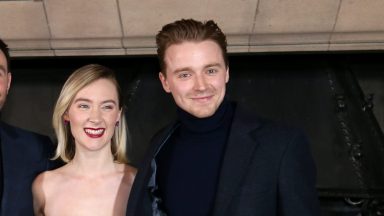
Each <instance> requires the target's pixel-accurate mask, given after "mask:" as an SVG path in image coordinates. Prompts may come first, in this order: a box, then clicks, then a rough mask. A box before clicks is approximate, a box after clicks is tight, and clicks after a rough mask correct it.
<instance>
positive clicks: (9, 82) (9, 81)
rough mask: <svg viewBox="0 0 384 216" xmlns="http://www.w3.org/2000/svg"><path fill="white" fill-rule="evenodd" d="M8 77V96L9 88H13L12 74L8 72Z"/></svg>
mask: <svg viewBox="0 0 384 216" xmlns="http://www.w3.org/2000/svg"><path fill="white" fill-rule="evenodd" d="M7 76H8V83H7V94H8V91H9V88H11V81H12V74H11V72H8V74H7Z"/></svg>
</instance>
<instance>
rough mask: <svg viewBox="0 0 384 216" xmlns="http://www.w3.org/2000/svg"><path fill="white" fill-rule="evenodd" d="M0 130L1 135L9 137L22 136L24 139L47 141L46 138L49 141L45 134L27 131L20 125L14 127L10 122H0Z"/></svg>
mask: <svg viewBox="0 0 384 216" xmlns="http://www.w3.org/2000/svg"><path fill="white" fill-rule="evenodd" d="M0 127H1V131H2V135H3V136H4V135H6V136H8V137H9V138H11V139H16V138H20V137H22V138H24V139H33V140H34V139H37V140H41V141H45V142H47V141H48V140H49V141H50V139H49V137H48V136H46V135H42V134H39V133H36V132H33V131H29V130H26V129H23V128H20V127H16V126H13V125H10V124H7V123H5V122H1V126H0Z"/></svg>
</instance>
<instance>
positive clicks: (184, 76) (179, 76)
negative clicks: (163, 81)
mask: <svg viewBox="0 0 384 216" xmlns="http://www.w3.org/2000/svg"><path fill="white" fill-rule="evenodd" d="M189 76H190V74H188V73H180V74H179V75H178V76H177V77H178V78H187V77H189Z"/></svg>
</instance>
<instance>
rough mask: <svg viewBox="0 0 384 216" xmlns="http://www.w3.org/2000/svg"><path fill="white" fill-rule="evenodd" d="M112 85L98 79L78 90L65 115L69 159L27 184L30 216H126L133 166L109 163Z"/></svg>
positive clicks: (114, 110) (114, 108) (114, 109)
mask: <svg viewBox="0 0 384 216" xmlns="http://www.w3.org/2000/svg"><path fill="white" fill-rule="evenodd" d="M111 89H116V88H115V87H114V86H113V83H112V82H111V81H109V80H107V79H99V80H97V81H95V82H93V83H91V84H89V85H88V86H86V87H84V88H83V89H81V90H80V91H79V92H78V93H77V95H76V96H75V99H74V102H73V103H72V104H71V105H70V107H69V109H68V111H67V113H66V114H65V115H64V119H66V120H68V121H69V122H70V125H71V132H72V134H73V137H74V138H75V146H76V152H75V156H74V158H73V160H71V161H70V162H69V163H67V164H66V165H64V166H63V167H61V168H58V169H56V170H53V171H46V172H43V173H42V174H40V175H39V176H38V177H37V178H36V179H35V181H34V183H33V186H32V192H33V201H34V210H35V215H48V216H51V215H53V216H56V215H57V216H61V215H62V216H66V215H68V216H73V215H78V216H83V215H84V216H85V215H90V216H91V215H92V216H94V215H95V216H98V215H100V216H108V215H111V216H112V215H113V216H115V215H116V216H118V215H125V210H126V206H127V202H128V197H129V193H130V190H131V186H132V183H133V180H134V177H135V174H136V169H135V168H133V167H131V166H129V165H126V164H122V163H117V162H114V159H113V155H112V153H111V138H112V136H113V133H114V129H115V125H116V122H117V121H118V120H119V118H120V112H121V111H120V110H119V109H118V105H117V104H118V99H117V92H116V91H111Z"/></svg>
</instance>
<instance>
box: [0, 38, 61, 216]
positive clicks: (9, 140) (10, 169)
mask: <svg viewBox="0 0 384 216" xmlns="http://www.w3.org/2000/svg"><path fill="white" fill-rule="evenodd" d="M9 62H10V58H9V52H8V47H7V45H6V44H5V43H4V42H3V41H2V40H1V39H0V110H1V108H2V107H3V105H4V103H5V100H6V97H7V94H8V91H9V87H10V85H11V78H12V76H11V73H10V69H9ZM0 150H1V154H0V198H1V205H0V215H10V216H16V215H23V216H24V215H33V208H32V191H31V187H32V181H33V179H34V178H35V177H36V176H37V174H39V173H40V172H42V171H44V170H47V169H49V168H51V167H54V166H57V164H56V163H54V162H52V161H50V159H49V158H50V157H52V156H53V150H54V146H53V144H52V143H51V141H50V139H49V138H48V137H47V136H42V135H38V134H35V133H32V132H29V131H25V130H23V129H20V128H16V127H13V126H11V125H8V124H6V123H4V122H1V121H0Z"/></svg>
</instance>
